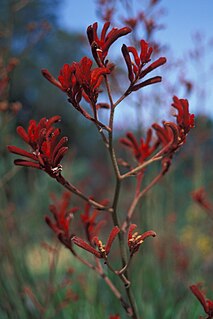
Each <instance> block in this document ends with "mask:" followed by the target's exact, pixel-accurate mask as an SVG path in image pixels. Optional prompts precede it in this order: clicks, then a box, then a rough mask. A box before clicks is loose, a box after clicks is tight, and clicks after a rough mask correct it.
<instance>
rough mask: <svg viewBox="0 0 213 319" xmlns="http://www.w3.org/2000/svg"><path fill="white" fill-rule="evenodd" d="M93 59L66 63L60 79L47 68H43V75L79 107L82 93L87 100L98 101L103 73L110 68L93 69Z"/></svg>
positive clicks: (85, 58)
mask: <svg viewBox="0 0 213 319" xmlns="http://www.w3.org/2000/svg"><path fill="white" fill-rule="evenodd" d="M91 67H92V60H90V59H89V58H87V57H84V58H82V59H81V61H80V62H73V63H72V64H71V65H69V64H64V66H63V68H62V69H61V70H60V75H59V77H58V81H57V80H56V79H55V78H54V77H53V76H52V75H51V74H50V72H49V71H48V70H46V69H43V70H42V74H43V76H44V77H45V78H46V79H47V80H48V81H50V82H51V83H52V84H54V85H55V86H57V87H59V88H60V89H61V90H62V91H64V92H66V93H67V95H68V96H69V100H70V102H71V103H72V104H73V106H74V107H76V108H79V103H80V101H81V98H82V95H83V97H84V98H85V99H86V101H87V102H92V103H93V104H95V103H96V102H97V98H98V93H99V86H100V85H101V82H102V80H103V75H105V74H109V73H110V70H109V69H108V68H105V67H99V68H95V69H93V70H91Z"/></svg>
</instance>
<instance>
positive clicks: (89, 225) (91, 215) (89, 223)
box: [81, 200, 108, 244]
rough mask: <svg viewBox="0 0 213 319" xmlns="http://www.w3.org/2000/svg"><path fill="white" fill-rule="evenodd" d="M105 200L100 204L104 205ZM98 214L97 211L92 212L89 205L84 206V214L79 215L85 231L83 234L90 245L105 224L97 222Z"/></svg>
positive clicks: (101, 221) (102, 221)
mask: <svg viewBox="0 0 213 319" xmlns="http://www.w3.org/2000/svg"><path fill="white" fill-rule="evenodd" d="M107 203H108V201H107V200H104V201H102V202H101V203H100V204H102V205H106V204H107ZM99 214H100V212H99V211H98V210H97V209H93V210H92V206H91V204H90V203H86V204H85V208H84V213H82V214H81V220H82V223H83V226H84V229H85V233H86V236H87V239H88V241H89V242H90V244H92V240H93V238H94V237H95V236H98V234H99V232H100V230H101V228H102V227H103V226H104V224H105V223H106V222H105V220H103V219H102V220H97V218H98V216H99Z"/></svg>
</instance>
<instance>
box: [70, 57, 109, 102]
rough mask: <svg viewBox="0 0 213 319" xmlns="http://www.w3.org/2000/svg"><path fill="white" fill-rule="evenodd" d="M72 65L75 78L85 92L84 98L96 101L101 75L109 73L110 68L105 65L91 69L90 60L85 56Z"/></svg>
mask: <svg viewBox="0 0 213 319" xmlns="http://www.w3.org/2000/svg"><path fill="white" fill-rule="evenodd" d="M73 65H74V67H75V75H76V79H77V81H78V83H79V85H80V87H81V88H82V89H83V92H84V93H85V94H86V99H89V100H90V101H91V102H92V103H96V102H97V98H98V93H99V86H100V85H101V82H102V80H103V75H106V74H109V73H110V70H109V69H108V68H105V67H99V68H95V69H93V70H91V67H92V60H90V59H89V58H87V57H84V58H83V59H81V61H80V62H79V63H76V62H74V63H73Z"/></svg>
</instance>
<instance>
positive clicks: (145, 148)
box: [120, 129, 159, 163]
mask: <svg viewBox="0 0 213 319" xmlns="http://www.w3.org/2000/svg"><path fill="white" fill-rule="evenodd" d="M151 141H152V129H148V131H147V135H146V139H145V140H144V139H143V138H141V139H140V143H138V142H137V140H136V138H135V136H134V135H133V133H132V132H128V133H127V134H126V138H121V139H120V142H121V143H122V144H124V145H126V146H127V147H129V148H130V149H131V150H132V152H133V154H134V156H135V158H136V160H137V161H138V162H139V163H143V162H144V161H145V160H146V159H147V158H148V157H149V156H150V155H151V154H152V153H153V152H154V151H155V150H156V148H157V146H158V144H159V143H154V144H153V145H152V146H151V145H150V144H151Z"/></svg>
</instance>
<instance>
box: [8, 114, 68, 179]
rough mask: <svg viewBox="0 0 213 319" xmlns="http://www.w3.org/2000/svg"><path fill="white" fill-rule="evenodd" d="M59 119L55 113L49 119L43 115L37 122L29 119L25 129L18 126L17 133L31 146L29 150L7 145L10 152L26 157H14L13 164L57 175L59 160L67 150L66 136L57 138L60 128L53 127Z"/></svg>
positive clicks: (53, 175)
mask: <svg viewBox="0 0 213 319" xmlns="http://www.w3.org/2000/svg"><path fill="white" fill-rule="evenodd" d="M60 119H61V118H60V116H57V115H56V116H53V117H51V118H50V119H46V118H45V117H44V118H42V119H41V120H40V121H39V123H38V124H37V123H36V121H35V120H31V121H30V122H29V126H28V130H27V131H26V130H25V129H24V128H23V127H22V126H18V127H17V133H18V134H19V136H20V137H21V138H22V139H23V140H24V142H25V143H27V144H28V145H29V146H30V147H31V151H30V152H28V151H25V150H23V149H21V148H19V147H16V146H11V145H9V146H8V150H9V151H10V152H11V153H14V154H18V155H21V156H23V157H25V158H27V159H16V160H15V161H14V164H15V165H20V166H28V167H33V168H37V169H41V170H43V171H45V172H46V173H48V174H49V175H50V176H51V177H53V178H55V177H57V176H58V175H59V174H60V172H61V170H62V166H61V164H60V162H61V160H62V158H63V156H64V154H65V153H66V152H67V150H68V147H67V146H65V145H66V144H67V142H68V138H67V137H62V138H60V139H59V135H60V129H59V128H55V127H54V124H55V123H57V122H58V121H60Z"/></svg>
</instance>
